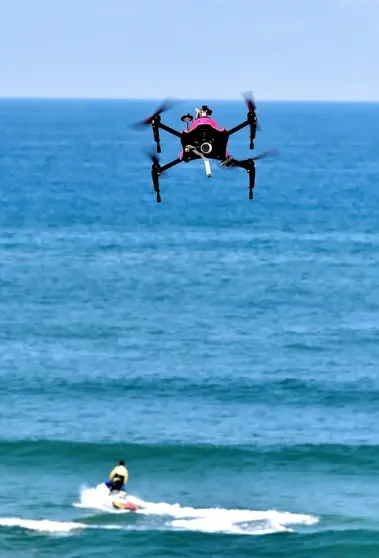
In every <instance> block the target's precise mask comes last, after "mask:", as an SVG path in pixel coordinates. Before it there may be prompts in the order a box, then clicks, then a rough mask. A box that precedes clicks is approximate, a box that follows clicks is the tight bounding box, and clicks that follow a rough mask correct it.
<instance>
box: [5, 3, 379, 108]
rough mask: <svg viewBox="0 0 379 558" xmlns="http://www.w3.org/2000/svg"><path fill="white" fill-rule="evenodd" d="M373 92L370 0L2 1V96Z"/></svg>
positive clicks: (377, 85) (363, 95) (378, 25)
mask: <svg viewBox="0 0 379 558" xmlns="http://www.w3.org/2000/svg"><path fill="white" fill-rule="evenodd" d="M250 89H251V90H253V91H254V94H255V96H256V98H257V99H261V100H264V99H322V100H324V99H331V100H334V99H335V100H340V99H341V100H344V99H346V100H350V99H351V100H379V0H314V1H313V0H260V1H259V2H258V1H257V0H230V1H227V0H191V1H187V2H186V1H183V0H139V1H138V0H135V1H130V0H0V96H3V97H4V96H24V97H25V96H26V97H28V96H38V97H111V98H113V97H121V98H128V97H129V98H130V97H132V98H138V97H143V98H152V97H153V98H161V97H165V96H167V95H172V96H176V97H180V98H183V99H184V98H208V99H211V98H213V99H216V98H223V99H228V98H240V97H239V95H240V92H241V91H245V90H250Z"/></svg>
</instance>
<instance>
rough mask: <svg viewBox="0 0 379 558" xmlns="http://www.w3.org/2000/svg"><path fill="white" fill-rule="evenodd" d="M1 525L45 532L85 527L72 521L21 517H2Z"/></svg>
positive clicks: (0, 519) (61, 531)
mask: <svg viewBox="0 0 379 558" xmlns="http://www.w3.org/2000/svg"><path fill="white" fill-rule="evenodd" d="M0 527H21V528H23V529H29V530H31V531H41V532H45V533H68V532H70V531H73V530H74V529H85V528H86V527H87V525H85V524H84V523H75V522H70V521H50V520H49V519H40V520H35V519H21V518H19V517H2V518H0Z"/></svg>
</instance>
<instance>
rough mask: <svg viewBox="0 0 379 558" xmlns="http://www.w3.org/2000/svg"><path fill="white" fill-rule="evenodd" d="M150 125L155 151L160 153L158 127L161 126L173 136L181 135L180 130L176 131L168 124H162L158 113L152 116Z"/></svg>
mask: <svg viewBox="0 0 379 558" xmlns="http://www.w3.org/2000/svg"><path fill="white" fill-rule="evenodd" d="M151 125H152V127H153V136H154V141H155V143H156V144H157V153H161V140H160V137H159V128H161V129H162V130H165V131H166V132H168V133H169V134H173V135H174V136H177V137H178V138H180V137H181V133H180V132H177V131H176V130H174V129H173V128H170V126H166V124H162V122H161V117H160V115H159V114H157V115H155V116H154V118H153V119H152V121H151Z"/></svg>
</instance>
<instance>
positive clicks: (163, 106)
mask: <svg viewBox="0 0 379 558" xmlns="http://www.w3.org/2000/svg"><path fill="white" fill-rule="evenodd" d="M178 103H179V101H178V100H177V99H174V98H172V97H167V98H166V99H165V100H164V101H163V103H162V104H161V105H160V106H159V107H158V108H157V110H156V111H155V112H154V113H153V114H152V115H151V116H149V117H148V118H144V119H143V120H140V121H139V122H136V123H135V124H132V127H133V128H140V127H142V126H148V125H149V124H152V122H153V120H154V118H156V117H157V116H159V115H160V114H162V113H163V112H166V111H167V110H169V109H171V108H172V107H173V106H175V105H177V104H178Z"/></svg>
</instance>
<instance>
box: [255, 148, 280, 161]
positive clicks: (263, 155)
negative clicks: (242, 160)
mask: <svg viewBox="0 0 379 558" xmlns="http://www.w3.org/2000/svg"><path fill="white" fill-rule="evenodd" d="M276 155H279V150H278V149H268V150H267V151H263V152H262V153H260V154H259V155H257V156H256V157H253V161H257V160H258V159H266V158H267V157H276Z"/></svg>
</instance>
